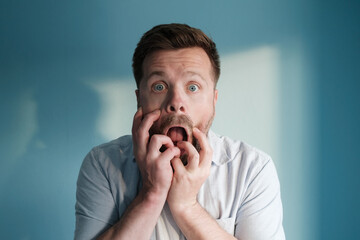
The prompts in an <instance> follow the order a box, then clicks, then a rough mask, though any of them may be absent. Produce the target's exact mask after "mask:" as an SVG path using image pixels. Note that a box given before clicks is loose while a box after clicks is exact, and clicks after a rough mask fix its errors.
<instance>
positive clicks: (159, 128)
mask: <svg viewBox="0 0 360 240" xmlns="http://www.w3.org/2000/svg"><path fill="white" fill-rule="evenodd" d="M214 113H215V111H214V110H213V113H212V115H211V117H210V118H209V119H208V120H207V122H206V123H205V124H201V123H200V124H198V125H196V126H195V127H197V128H198V129H199V130H200V131H201V132H203V133H204V134H205V135H206V136H207V134H208V132H209V129H210V127H211V125H212V122H213V120H214V115H215V114H214ZM171 126H181V127H183V128H184V129H186V133H187V134H188V136H187V138H188V141H189V142H191V144H192V145H193V146H194V147H195V149H196V150H197V152H200V150H201V147H200V143H199V141H198V140H197V139H196V138H195V137H194V136H193V131H192V129H193V127H194V124H193V121H192V120H191V119H190V118H189V117H188V116H187V115H178V114H170V115H164V116H162V117H160V119H158V120H157V121H156V122H155V123H154V124H153V125H152V126H151V128H150V130H149V135H150V139H151V137H152V136H153V135H154V134H162V135H166V134H167V133H166V132H165V131H166V130H167V129H168V128H169V127H171ZM185 140H186V139H185ZM149 141H150V140H149ZM165 150H166V148H165V147H164V146H163V147H162V148H161V149H160V151H165ZM180 159H181V161H182V162H183V163H184V165H186V163H187V154H183V155H181V156H180Z"/></svg>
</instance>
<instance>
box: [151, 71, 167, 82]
mask: <svg viewBox="0 0 360 240" xmlns="http://www.w3.org/2000/svg"><path fill="white" fill-rule="evenodd" d="M153 76H160V77H163V76H166V74H165V72H163V71H153V72H151V73H150V74H149V75H148V76H146V80H149V79H150V78H152V77H153Z"/></svg>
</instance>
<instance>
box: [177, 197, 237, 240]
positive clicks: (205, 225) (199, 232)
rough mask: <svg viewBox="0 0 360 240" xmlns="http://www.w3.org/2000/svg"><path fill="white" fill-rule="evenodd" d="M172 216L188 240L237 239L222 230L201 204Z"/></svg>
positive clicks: (181, 210) (178, 211) (180, 210)
mask: <svg viewBox="0 0 360 240" xmlns="http://www.w3.org/2000/svg"><path fill="white" fill-rule="evenodd" d="M172 214H173V216H174V219H175V221H176V223H177V225H178V226H179V228H180V229H181V231H182V233H183V234H184V235H185V236H186V238H187V239H188V240H192V239H196V240H202V239H204V240H205V239H221V240H226V239H236V238H235V237H233V236H232V235H230V234H229V233H227V232H226V231H225V230H224V229H222V228H221V227H220V226H219V224H218V223H217V222H216V220H215V219H214V218H213V217H212V216H210V215H209V213H208V212H207V211H206V210H205V209H204V208H202V207H201V206H200V204H199V203H196V204H195V205H193V206H192V207H191V208H186V209H179V210H172Z"/></svg>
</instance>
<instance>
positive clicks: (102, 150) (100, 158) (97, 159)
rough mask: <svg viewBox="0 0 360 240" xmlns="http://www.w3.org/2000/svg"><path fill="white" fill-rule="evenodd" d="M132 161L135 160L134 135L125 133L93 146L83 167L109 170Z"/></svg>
mask: <svg viewBox="0 0 360 240" xmlns="http://www.w3.org/2000/svg"><path fill="white" fill-rule="evenodd" d="M131 162H134V157H133V147H132V137H131V136H130V135H125V136H122V137H119V138H117V139H115V140H112V141H110V142H107V143H103V144H101V145H98V146H96V147H94V148H92V149H91V151H90V152H89V153H88V154H87V156H86V157H85V159H84V161H83V165H82V168H88V167H93V168H94V167H95V168H99V169H101V170H102V171H105V172H107V171H108V170H110V169H119V168H120V167H121V166H123V165H124V164H128V163H131ZM113 167H115V168H113Z"/></svg>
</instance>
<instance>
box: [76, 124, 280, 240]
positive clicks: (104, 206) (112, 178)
mask: <svg viewBox="0 0 360 240" xmlns="http://www.w3.org/2000/svg"><path fill="white" fill-rule="evenodd" d="M208 139H209V142H210V145H211V147H212V149H213V159H212V165H211V172H210V176H209V177H208V179H207V180H206V181H205V183H204V184H203V186H202V187H201V189H200V191H199V194H198V201H199V203H200V205H202V206H203V208H204V209H206V210H207V212H208V213H209V214H210V215H211V216H212V217H213V218H215V219H216V221H217V222H218V223H219V225H220V226H221V227H223V229H224V230H226V231H227V232H229V233H231V234H232V235H234V236H235V237H236V238H238V239H251V240H257V239H262V240H263V239H280V240H282V239H285V235H284V230H283V226H282V215H283V214H282V203H281V197H280V185H279V180H278V177H277V173H276V169H275V166H274V163H273V161H272V160H271V158H270V157H269V156H268V155H267V154H265V153H263V152H261V151H259V150H258V149H256V148H254V147H251V146H249V145H247V144H245V143H243V142H240V141H233V140H231V139H230V138H228V137H220V136H217V135H216V134H215V133H213V132H212V131H209V134H208ZM140 187H141V175H140V172H139V169H138V167H137V165H136V162H135V160H134V156H133V149H132V139H131V136H123V137H120V138H118V139H116V140H113V141H111V142H109V143H105V144H103V145H100V146H98V147H95V148H93V149H92V150H91V152H90V153H89V154H88V155H87V156H86V157H85V159H84V162H83V164H82V166H81V169H80V173H79V178H78V182H77V192H76V206H75V209H76V229H75V239H93V238H95V237H97V236H98V235H99V234H101V233H102V232H103V231H105V230H106V229H108V228H109V227H111V226H112V225H114V224H115V223H116V222H117V221H118V220H119V219H120V217H121V216H122V214H123V213H124V211H125V209H126V208H127V207H128V206H129V204H130V203H131V201H132V200H133V199H134V198H135V196H136V195H137V193H138V191H139V189H140ZM163 239H185V237H184V236H183V234H182V233H181V231H180V229H179V228H178V227H177V225H176V223H175V221H174V220H173V217H172V215H171V212H170V209H169V207H168V206H167V204H165V206H164V208H163V210H162V212H161V215H160V217H159V219H158V221H157V224H156V227H155V229H154V231H153V234H152V236H151V240H163Z"/></svg>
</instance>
